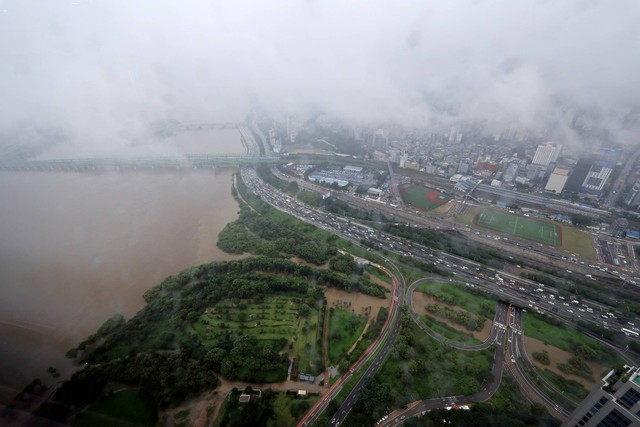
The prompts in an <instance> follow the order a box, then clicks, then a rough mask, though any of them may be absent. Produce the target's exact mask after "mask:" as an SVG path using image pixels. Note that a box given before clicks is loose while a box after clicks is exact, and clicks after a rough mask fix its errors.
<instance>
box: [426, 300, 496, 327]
mask: <svg viewBox="0 0 640 427" xmlns="http://www.w3.org/2000/svg"><path fill="white" fill-rule="evenodd" d="M426 309H427V311H428V312H430V313H435V314H440V315H442V316H444V317H445V318H447V319H449V320H451V321H452V322H454V323H457V324H458V325H462V326H464V327H465V328H467V329H468V330H470V331H480V330H482V328H483V327H484V319H483V318H481V317H479V316H473V315H472V314H471V313H469V312H467V311H460V310H452V309H451V308H449V307H442V306H439V305H437V304H428V305H427V307H426Z"/></svg>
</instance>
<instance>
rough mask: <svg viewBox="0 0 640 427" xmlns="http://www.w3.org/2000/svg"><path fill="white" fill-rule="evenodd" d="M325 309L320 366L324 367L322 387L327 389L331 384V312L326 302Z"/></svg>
mask: <svg viewBox="0 0 640 427" xmlns="http://www.w3.org/2000/svg"><path fill="white" fill-rule="evenodd" d="M325 308H326V310H325V312H324V325H323V327H322V328H323V329H322V364H323V365H324V386H325V388H328V387H329V383H330V382H331V380H330V378H329V318H330V317H331V311H330V309H329V303H328V302H327V305H326V306H325Z"/></svg>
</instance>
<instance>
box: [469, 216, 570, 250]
mask: <svg viewBox="0 0 640 427" xmlns="http://www.w3.org/2000/svg"><path fill="white" fill-rule="evenodd" d="M476 224H478V225H479V226H481V227H485V228H490V229H492V230H496V231H499V232H502V233H507V234H511V235H513V236H516V237H521V238H523V239H527V240H531V241H533V242H539V243H544V244H546V245H551V246H560V245H562V228H561V227H560V226H558V225H557V224H551V223H548V222H544V221H538V220H535V219H530V218H525V217H522V216H518V215H513V214H509V213H505V212H501V211H497V210H493V209H486V208H485V209H482V210H481V211H480V213H479V214H478V216H477V217H476Z"/></svg>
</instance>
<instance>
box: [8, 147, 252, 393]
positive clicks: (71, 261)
mask: <svg viewBox="0 0 640 427" xmlns="http://www.w3.org/2000/svg"><path fill="white" fill-rule="evenodd" d="M226 141H227V140H225V143H226ZM235 144H236V145H234V146H229V145H227V146H225V147H223V148H224V149H223V148H220V147H218V148H217V149H212V150H209V151H210V152H242V150H243V149H242V145H241V144H240V141H239V138H237V141H236V142H235ZM191 148H193V147H191ZM202 151H206V150H202ZM236 170H237V168H225V169H215V170H188V169H185V170H177V171H158V172H153V171H141V172H134V171H130V172H119V173H116V172H108V173H97V174H90V173H73V172H43V173H33V172H15V173H12V172H6V173H0V198H2V200H3V202H2V204H1V205H0V271H1V272H2V275H1V276H0V283H1V287H2V299H1V300H0V301H1V302H0V361H1V363H0V367H1V368H0V390H2V392H1V394H2V397H5V398H6V397H7V396H13V395H15V394H16V393H17V391H19V389H21V388H22V387H24V385H26V384H25V383H26V382H29V381H31V380H32V379H33V378H35V377H38V378H41V379H42V380H43V381H44V382H45V383H49V384H50V383H52V382H54V381H55V380H54V379H53V378H52V376H51V375H50V374H49V373H47V368H48V367H50V366H51V367H55V368H56V369H57V370H58V371H59V372H60V373H61V376H60V378H64V377H65V375H66V374H68V373H69V372H70V371H71V369H72V366H71V364H70V362H69V361H68V360H67V359H66V358H65V357H64V354H65V352H66V351H67V350H68V349H69V348H71V347H74V346H76V345H77V344H78V343H79V342H80V341H82V340H83V339H85V338H86V337H87V336H88V335H89V334H91V333H93V332H95V331H96V329H97V328H98V327H99V326H100V325H101V324H102V323H103V322H104V321H105V320H107V319H108V318H109V317H111V316H113V315H114V314H116V313H120V314H122V315H124V316H125V318H127V319H128V318H131V317H132V316H133V315H134V314H135V313H136V312H137V311H138V310H140V308H142V306H143V299H142V295H143V294H144V292H145V291H146V290H148V289H149V288H151V287H153V286H154V285H156V284H159V283H160V282H161V281H162V280H163V279H164V278H165V277H167V276H168V275H172V274H176V273H178V272H179V271H180V270H182V269H184V268H187V267H190V266H193V265H198V264H202V263H207V262H211V261H214V260H226V259H231V258H232V257H231V256H230V255H228V254H225V253H224V252H222V251H221V250H220V249H218V247H217V246H216V242H217V235H218V233H219V232H220V230H222V228H224V226H225V225H226V224H227V223H229V222H231V221H233V220H235V219H236V218H237V212H238V204H237V203H236V201H235V200H234V199H233V197H232V196H231V183H232V175H233V172H235V171H236Z"/></svg>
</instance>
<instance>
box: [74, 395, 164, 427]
mask: <svg viewBox="0 0 640 427" xmlns="http://www.w3.org/2000/svg"><path fill="white" fill-rule="evenodd" d="M155 415H156V414H155V409H154V408H153V406H152V405H150V404H148V403H147V402H145V401H144V400H143V399H142V398H141V397H140V394H139V393H138V391H137V390H132V389H127V390H122V391H119V392H117V393H115V394H113V395H111V396H107V397H102V398H100V400H98V401H97V402H95V403H93V404H92V405H91V406H89V408H87V409H86V410H85V411H83V412H82V413H80V414H78V416H77V417H76V418H75V420H74V422H73V426H76V427H83V426H87V427H89V426H90V427H101V426H105V427H111V426H115V425H117V426H124V427H126V426H153V425H155V424H156V418H155Z"/></svg>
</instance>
